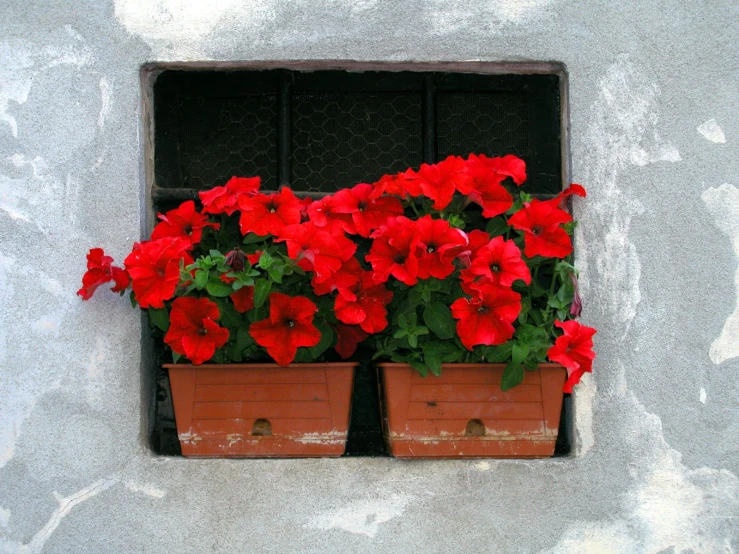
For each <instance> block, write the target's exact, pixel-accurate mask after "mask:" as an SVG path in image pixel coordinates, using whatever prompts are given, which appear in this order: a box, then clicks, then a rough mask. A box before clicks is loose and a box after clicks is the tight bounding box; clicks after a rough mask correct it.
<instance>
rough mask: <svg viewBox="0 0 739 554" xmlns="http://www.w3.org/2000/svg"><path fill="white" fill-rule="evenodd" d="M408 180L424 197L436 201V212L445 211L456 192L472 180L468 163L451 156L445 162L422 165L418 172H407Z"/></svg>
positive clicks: (434, 206)
mask: <svg viewBox="0 0 739 554" xmlns="http://www.w3.org/2000/svg"><path fill="white" fill-rule="evenodd" d="M407 174H408V178H409V179H410V180H411V181H413V182H414V186H415V184H416V183H417V184H418V185H419V186H420V187H421V190H422V191H423V194H424V196H427V197H428V198H431V199H432V200H433V201H434V205H433V208H434V209H435V210H443V209H444V208H446V207H447V206H448V205H449V203H450V202H451V201H452V197H453V196H454V192H455V191H456V190H457V189H459V188H460V187H464V186H466V184H467V182H468V181H469V179H470V176H469V173H468V171H467V163H466V162H465V161H464V160H463V159H462V158H460V157H459V156H449V157H448V158H447V159H446V160H444V161H443V162H439V163H437V164H433V165H429V164H422V165H421V167H420V169H419V170H418V171H416V172H410V171H409V172H407Z"/></svg>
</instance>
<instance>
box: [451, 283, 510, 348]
mask: <svg viewBox="0 0 739 554" xmlns="http://www.w3.org/2000/svg"><path fill="white" fill-rule="evenodd" d="M451 308H452V317H454V319H458V320H459V321H457V335H458V336H459V339H460V340H461V341H462V344H463V345H464V346H465V347H466V348H467V349H468V350H472V347H473V346H475V345H477V344H485V345H494V344H503V343H504V342H506V341H507V340H508V339H510V338H511V337H512V336H513V331H514V329H513V325H512V323H513V321H515V319H516V318H517V317H518V314H519V313H520V312H521V295H520V294H518V293H517V292H513V291H512V290H511V289H495V288H492V287H491V288H487V289H485V291H484V293H483V294H482V296H481V297H480V298H475V299H472V300H468V299H466V298H458V299H457V300H455V301H454V303H453V304H452V305H451Z"/></svg>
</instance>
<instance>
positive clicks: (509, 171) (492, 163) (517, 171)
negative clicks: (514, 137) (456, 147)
mask: <svg viewBox="0 0 739 554" xmlns="http://www.w3.org/2000/svg"><path fill="white" fill-rule="evenodd" d="M468 160H469V162H471V163H472V164H474V165H484V166H485V167H487V168H488V169H490V170H492V171H494V172H496V173H499V174H500V175H502V176H503V178H505V177H510V178H511V179H513V182H514V183H516V185H518V186H521V185H522V184H523V183H524V182H525V181H526V162H524V161H523V160H522V159H521V158H519V157H517V156H514V155H513V154H508V155H507V156H503V157H502V158H488V157H487V156H486V155H485V154H480V155H479V156H476V155H475V154H470V155H469V157H468ZM502 180H503V179H501V181H502Z"/></svg>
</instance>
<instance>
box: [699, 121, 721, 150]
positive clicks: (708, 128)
mask: <svg viewBox="0 0 739 554" xmlns="http://www.w3.org/2000/svg"><path fill="white" fill-rule="evenodd" d="M696 130H697V131H698V132H699V133H700V134H701V135H703V136H704V137H705V138H706V139H707V140H710V141H711V142H714V143H716V144H724V143H725V142H726V137H725V136H724V131H723V130H722V129H721V127H720V126H719V124H718V121H716V120H715V119H709V120H708V121H706V122H704V123H701V124H700V125H698V127H696Z"/></svg>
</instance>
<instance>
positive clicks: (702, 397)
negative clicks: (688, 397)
mask: <svg viewBox="0 0 739 554" xmlns="http://www.w3.org/2000/svg"><path fill="white" fill-rule="evenodd" d="M698 400H700V403H701V404H705V403H706V389H704V388H703V387H701V390H700V394H699V396H698Z"/></svg>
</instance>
